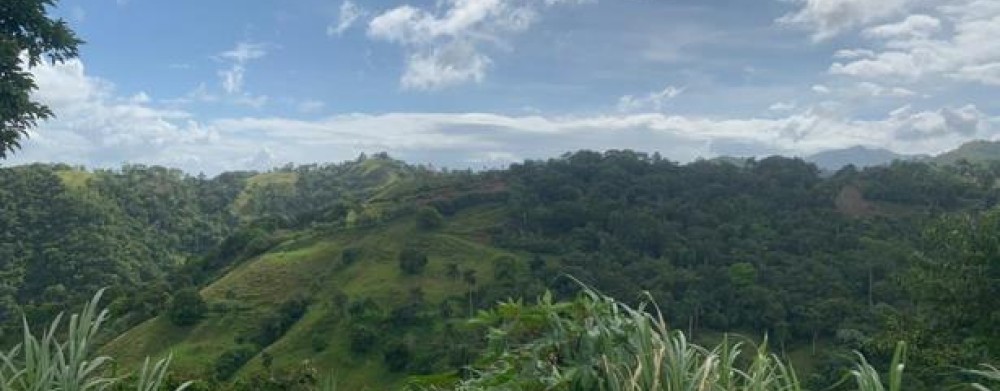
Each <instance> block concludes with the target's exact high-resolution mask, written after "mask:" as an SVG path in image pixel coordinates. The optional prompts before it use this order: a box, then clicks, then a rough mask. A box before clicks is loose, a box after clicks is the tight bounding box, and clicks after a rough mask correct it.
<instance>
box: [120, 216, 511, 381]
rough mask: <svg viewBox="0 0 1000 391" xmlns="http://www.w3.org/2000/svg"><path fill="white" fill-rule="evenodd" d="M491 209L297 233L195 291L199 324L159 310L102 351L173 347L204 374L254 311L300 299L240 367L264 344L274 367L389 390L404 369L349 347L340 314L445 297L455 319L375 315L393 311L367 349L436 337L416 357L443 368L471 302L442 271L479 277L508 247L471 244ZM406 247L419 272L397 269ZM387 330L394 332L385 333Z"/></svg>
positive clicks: (254, 317) (128, 354)
mask: <svg viewBox="0 0 1000 391" xmlns="http://www.w3.org/2000/svg"><path fill="white" fill-rule="evenodd" d="M495 211H496V210H495V209H494V208H489V207H487V208H477V209H476V210H471V211H468V212H464V213H461V214H459V215H456V216H454V217H453V218H451V219H449V223H448V224H447V225H446V226H444V227H442V228H441V230H440V231H439V232H421V231H419V230H418V229H416V227H415V223H414V221H413V219H401V220H398V221H395V222H393V223H392V224H388V225H386V226H380V227H377V228H363V229H351V230H343V231H338V232H329V233H323V232H310V233H302V234H299V235H296V236H295V237H293V238H290V239H289V240H288V241H286V242H284V243H282V244H281V245H279V246H277V247H276V248H274V249H272V250H271V251H269V252H267V253H265V254H263V255H261V256H259V257H256V258H254V259H251V260H248V261H246V262H245V263H243V264H241V265H239V266H238V267H236V268H234V269H233V270H231V271H230V272H228V273H226V274H225V276H224V277H222V278H220V279H218V280H216V281H214V282H212V283H211V284H209V285H207V286H206V287H204V288H203V289H202V290H201V294H202V296H203V297H204V298H205V300H206V302H207V303H208V305H209V308H210V311H209V314H208V315H207V316H206V318H205V319H204V320H203V321H202V322H201V323H199V324H198V325H197V326H195V327H193V328H190V329H186V328H179V327H176V326H173V325H171V324H170V322H169V321H168V320H167V319H166V318H165V317H163V316H161V317H157V318H154V319H151V320H149V321H147V322H145V323H143V324H141V325H139V326H138V327H136V328H135V329H133V330H130V331H129V332H127V333H125V334H124V335H122V336H120V337H118V338H116V339H115V340H113V341H112V342H111V343H109V344H108V345H107V347H106V348H105V351H107V352H108V353H110V354H112V355H113V356H115V357H121V358H124V359H126V361H127V362H138V359H139V358H141V357H144V356H147V355H153V356H160V355H163V354H165V353H167V351H173V352H174V354H176V356H177V362H176V367H175V368H176V370H177V371H179V372H180V373H191V374H195V375H196V377H200V378H211V377H212V376H214V375H215V374H214V373H212V372H211V370H212V369H213V368H214V365H215V360H216V358H217V357H218V354H219V353H220V352H226V351H230V350H233V349H236V348H237V346H238V345H239V344H238V343H237V341H238V340H239V339H240V338H241V337H244V336H250V335H253V334H254V333H256V332H258V330H257V327H259V324H260V321H261V319H268V318H269V317H270V316H273V315H274V314H277V313H278V311H279V309H280V307H281V306H282V304H283V303H286V302H290V301H293V300H296V299H302V298H304V299H305V300H306V301H307V302H308V304H307V306H306V309H305V312H304V313H303V314H301V319H300V320H298V321H297V322H295V324H294V326H293V327H291V328H290V329H288V330H287V333H285V334H284V335H282V336H280V338H277V339H276V340H274V341H269V342H270V343H268V344H267V345H266V346H265V347H264V349H261V350H260V352H254V355H253V359H252V360H251V361H249V362H248V363H247V364H246V365H245V366H244V369H242V370H241V371H240V372H239V373H238V375H239V374H243V375H247V374H250V373H252V372H253V371H254V370H257V369H259V368H263V367H262V365H261V352H265V351H266V352H267V354H270V355H272V356H273V357H274V363H273V366H274V367H275V368H295V367H297V366H299V365H301V364H302V363H303V362H304V361H306V360H308V361H309V362H311V364H312V365H313V366H315V367H317V368H336V373H337V374H338V376H339V378H340V379H341V381H342V384H343V385H345V386H347V387H348V389H357V390H361V389H386V388H389V386H391V385H398V384H399V382H400V381H401V379H402V375H401V374H400V373H398V371H397V373H393V372H391V371H389V370H387V369H386V368H385V365H384V364H383V360H382V357H380V356H379V355H375V354H365V353H362V354H357V353H352V351H351V348H350V345H351V340H350V335H351V327H352V326H355V325H356V323H357V322H352V321H350V320H348V319H346V318H347V315H346V312H348V311H349V308H350V307H351V306H353V305H356V304H357V303H369V302H368V300H371V301H370V303H373V304H374V305H375V306H376V307H377V308H378V310H376V311H378V312H379V313H378V314H375V315H371V316H373V317H377V318H381V317H386V318H388V317H391V316H392V314H391V313H392V312H394V311H396V310H398V309H400V308H406V306H407V305H411V304H413V303H412V301H413V300H416V298H414V296H415V295H419V296H420V297H419V302H420V304H419V305H420V308H421V309H420V311H433V312H437V311H438V309H439V308H441V307H442V306H443V305H451V306H454V307H455V308H454V311H455V313H454V314H453V317H454V319H450V318H441V317H440V316H438V315H436V314H435V315H424V314H416V315H415V316H419V317H424V316H428V317H430V318H431V319H429V320H427V321H426V322H420V323H414V324H405V325H388V326H387V325H384V324H382V323H391V320H390V319H378V320H377V321H375V322H376V323H378V324H375V325H373V326H372V327H373V328H375V330H373V331H374V332H377V333H378V334H379V340H378V341H377V342H372V346H371V347H370V349H371V350H372V351H374V352H379V351H381V350H382V349H383V347H385V346H391V344H394V343H400V344H404V345H406V344H410V345H412V344H420V345H421V349H422V350H423V351H427V350H428V349H427V346H428V345H437V347H436V348H435V349H434V351H430V352H426V354H428V355H430V356H429V357H423V358H422V359H424V360H427V361H428V363H427V364H425V365H429V366H430V369H438V370H440V369H441V365H440V363H439V361H444V360H443V357H444V356H447V355H448V354H449V352H448V349H449V346H450V344H449V341H448V340H447V339H444V338H442V335H443V334H442V333H445V330H444V329H445V327H446V326H447V324H448V323H449V322H455V321H457V320H458V319H461V318H462V316H465V315H468V308H467V307H468V306H467V305H464V304H462V303H466V302H467V300H468V299H467V297H466V296H467V295H466V294H464V292H467V291H468V290H469V287H468V285H467V283H466V282H465V281H463V280H462V279H459V278H456V277H454V276H449V275H448V270H447V268H448V267H449V265H455V266H456V267H457V268H458V269H459V270H460V271H461V273H463V274H464V273H468V272H470V271H471V272H473V273H475V275H476V276H477V278H478V279H479V282H478V283H485V282H487V281H488V280H489V279H490V276H491V275H492V269H493V266H492V264H491V263H490V260H493V259H496V258H498V257H501V256H504V255H508V253H506V252H502V251H499V250H497V249H494V248H491V247H489V246H486V245H484V244H482V243H479V242H477V241H476V240H477V239H476V233H477V231H479V232H481V230H483V229H485V228H488V227H476V225H477V224H480V220H482V219H483V218H484V217H487V218H488V217H489V215H490V214H491V213H495ZM470 229H472V230H470ZM402 238H405V240H400V239H402ZM404 246H412V247H416V248H419V249H420V250H421V251H423V252H425V253H426V254H427V256H428V258H429V263H428V264H427V266H426V269H425V270H424V271H423V272H422V273H420V275H416V276H407V275H404V274H403V273H402V272H401V271H400V268H399V266H398V262H397V254H398V253H399V252H400V251H401V250H402V248H403V247H404ZM347 249H353V250H354V251H358V252H359V253H360V255H359V256H357V258H358V259H356V260H352V261H347V260H345V255H344V254H345V251H349V250H347ZM415 292H419V293H415ZM389 335H391V339H387V338H386V336H389ZM254 350H257V349H256V348H255V349H254ZM437 356H442V357H437ZM425 371H426V370H425Z"/></svg>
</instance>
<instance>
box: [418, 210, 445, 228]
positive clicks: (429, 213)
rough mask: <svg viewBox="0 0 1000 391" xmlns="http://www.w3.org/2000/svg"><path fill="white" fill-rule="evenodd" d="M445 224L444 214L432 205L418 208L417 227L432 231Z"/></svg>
mask: <svg viewBox="0 0 1000 391" xmlns="http://www.w3.org/2000/svg"><path fill="white" fill-rule="evenodd" d="M443 225H444V216H441V213H440V212H438V210H437V209H436V208H434V207H432V206H425V207H422V208H420V209H418V210H417V228H420V229H421V230H424V231H431V230H435V229H438V228H441V226H443Z"/></svg>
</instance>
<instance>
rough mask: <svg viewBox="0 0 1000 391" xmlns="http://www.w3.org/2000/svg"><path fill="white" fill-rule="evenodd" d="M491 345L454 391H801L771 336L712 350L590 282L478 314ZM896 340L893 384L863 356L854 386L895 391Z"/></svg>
mask: <svg viewBox="0 0 1000 391" xmlns="http://www.w3.org/2000/svg"><path fill="white" fill-rule="evenodd" d="M474 322H475V323H477V324H480V325H486V326H489V327H490V331H489V333H488V336H489V342H490V349H489V350H488V353H487V354H486V355H485V356H484V358H483V360H482V362H481V364H480V365H478V366H477V367H476V369H475V370H474V372H473V374H472V376H471V377H470V378H468V379H466V380H463V381H461V382H460V383H459V384H457V385H456V386H455V387H454V389H455V390H581V391H585V390H634V391H640V390H642V391H653V390H669V391H679V390H720V391H737V390H761V391H766V390H775V391H778V390H780V391H798V390H803V389H804V387H803V386H802V384H801V382H800V381H799V378H798V375H797V374H796V372H795V370H794V369H793V368H792V367H791V365H790V364H788V363H787V362H785V361H784V359H782V358H781V357H780V356H779V355H778V354H776V353H771V352H770V351H769V350H768V347H767V343H766V341H765V343H763V344H761V345H759V346H757V347H756V348H750V349H745V347H748V346H750V345H748V344H747V343H745V342H733V341H732V340H731V337H728V336H727V337H725V338H724V339H723V341H722V343H721V344H720V345H718V346H716V347H714V348H706V347H702V346H700V345H697V344H694V343H691V342H690V341H688V339H687V337H686V336H685V335H684V333H683V332H680V331H675V330H670V329H669V327H668V326H667V324H666V321H665V320H664V319H663V317H662V316H660V315H654V314H652V313H650V312H648V311H646V310H645V308H644V307H640V308H638V309H633V308H631V307H629V306H627V305H625V304H622V303H619V302H617V301H615V300H614V299H611V298H609V297H606V296H603V295H600V294H597V293H596V292H594V291H592V290H589V289H585V290H584V291H583V292H582V293H581V294H580V296H579V297H578V298H577V299H576V300H574V301H572V302H554V301H552V297H551V295H545V296H543V297H542V298H541V299H540V300H539V302H538V303H537V304H536V305H535V306H524V305H523V304H521V303H520V302H514V301H510V302H506V303H502V304H500V305H499V306H498V308H497V309H495V310H493V311H488V312H483V313H481V314H480V315H479V316H478V317H477V318H476V319H475V320H474ZM904 351H905V347H904V345H903V344H900V345H899V348H898V349H897V353H896V356H895V357H894V359H893V363H892V369H891V370H890V372H889V380H888V388H886V387H885V386H884V385H883V379H882V377H881V375H880V373H879V372H878V371H876V370H875V369H874V368H873V367H872V366H871V365H870V364H868V362H867V361H866V360H865V358H864V356H862V355H860V354H858V357H859V359H858V362H857V365H856V369H855V370H853V371H851V374H852V375H853V378H854V380H855V383H856V386H857V390H860V391H884V390H887V389H888V390H890V391H899V390H900V384H901V375H902V370H903V362H904V360H905V353H904Z"/></svg>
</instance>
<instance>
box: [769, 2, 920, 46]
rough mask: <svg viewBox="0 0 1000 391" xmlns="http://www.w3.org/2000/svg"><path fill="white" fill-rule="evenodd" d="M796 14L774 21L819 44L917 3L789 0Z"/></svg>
mask: <svg viewBox="0 0 1000 391" xmlns="http://www.w3.org/2000/svg"><path fill="white" fill-rule="evenodd" d="M790 2H792V3H795V4H797V5H798V7H799V9H798V10H797V11H794V12H791V13H788V14H786V15H784V16H782V17H781V18H779V19H778V20H777V22H778V23H779V24H782V25H787V26H793V27H799V28H804V29H806V30H811V31H812V32H813V35H812V38H813V40H815V41H822V40H825V39H828V38H831V37H834V36H836V35H838V34H840V33H843V32H846V31H850V30H852V29H854V28H857V27H862V26H866V25H869V24H871V23H874V22H878V21H880V20H883V19H885V18H888V17H891V16H894V15H898V14H900V13H902V12H903V11H905V10H906V9H907V8H908V7H909V6H911V5H913V4H914V3H916V2H918V0H790Z"/></svg>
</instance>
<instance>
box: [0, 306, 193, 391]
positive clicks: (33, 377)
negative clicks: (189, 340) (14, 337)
mask: <svg viewBox="0 0 1000 391" xmlns="http://www.w3.org/2000/svg"><path fill="white" fill-rule="evenodd" d="M103 293H104V290H103V289H102V290H101V291H98V292H97V294H95V295H94V297H93V298H92V299H91V300H90V302H88V303H87V304H85V305H84V306H83V309H82V310H81V311H80V312H79V313H76V314H72V315H70V317H69V321H68V322H65V323H64V322H63V319H64V315H63V314H60V315H58V316H56V318H55V319H54V320H53V321H52V323H51V324H49V325H48V327H46V328H45V329H43V330H42V333H41V335H36V334H35V332H34V331H32V327H31V326H30V325H28V322H27V321H26V320H25V321H23V332H22V341H21V342H20V343H18V344H16V345H15V346H14V347H12V348H10V350H8V351H6V352H0V391H54V390H58V391H89V390H106V389H109V388H112V387H121V386H123V385H124V382H123V380H124V378H122V377H112V376H111V375H109V370H108V368H107V364H109V363H110V362H111V361H112V360H111V358H110V357H107V356H94V355H93V354H94V346H93V345H92V344H93V341H94V339H95V337H96V336H97V333H98V332H99V331H100V328H101V325H102V324H104V322H105V321H107V319H108V310H106V309H98V308H99V307H98V305H99V303H100V300H101V296H102V295H103ZM64 326H65V327H64ZM170 360H171V357H169V356H168V357H166V358H164V359H161V360H159V361H156V362H153V363H151V362H150V360H149V359H148V358H147V359H146V361H145V363H144V365H143V367H142V370H141V371H140V373H139V374H138V378H137V380H136V382H135V387H136V389H137V390H139V391H153V390H160V389H162V388H163V383H164V378H165V377H166V374H167V370H168V368H169V366H170ZM189 385H190V382H189V383H184V384H182V385H181V386H179V387H177V388H176V391H182V390H184V389H185V388H187V387H188V386H189Z"/></svg>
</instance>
